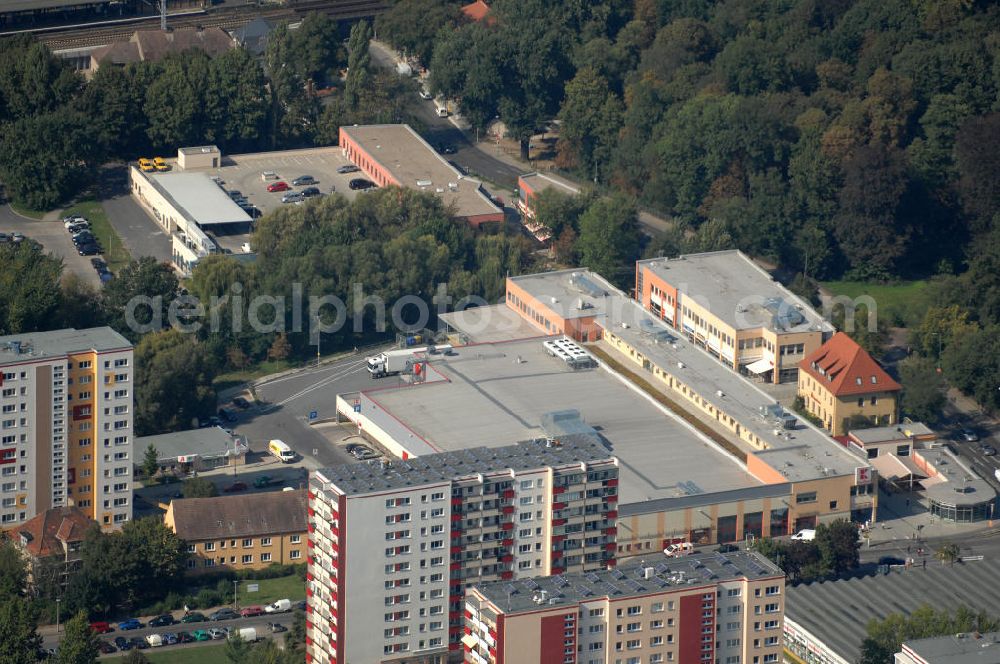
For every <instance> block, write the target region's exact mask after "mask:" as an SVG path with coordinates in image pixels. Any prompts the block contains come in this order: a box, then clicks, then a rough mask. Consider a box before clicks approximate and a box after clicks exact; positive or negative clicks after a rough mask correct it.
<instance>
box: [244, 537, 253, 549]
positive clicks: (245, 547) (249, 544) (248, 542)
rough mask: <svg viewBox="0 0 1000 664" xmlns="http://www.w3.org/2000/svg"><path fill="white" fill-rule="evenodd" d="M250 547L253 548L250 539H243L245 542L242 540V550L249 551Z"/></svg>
mask: <svg viewBox="0 0 1000 664" xmlns="http://www.w3.org/2000/svg"><path fill="white" fill-rule="evenodd" d="M252 546H253V540H252V539H245V540H243V548H244V549H249V548H250V547H252Z"/></svg>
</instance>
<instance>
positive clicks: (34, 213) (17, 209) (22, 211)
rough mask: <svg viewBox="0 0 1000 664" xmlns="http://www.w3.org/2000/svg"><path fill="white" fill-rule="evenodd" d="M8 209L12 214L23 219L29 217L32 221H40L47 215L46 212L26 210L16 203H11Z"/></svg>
mask: <svg viewBox="0 0 1000 664" xmlns="http://www.w3.org/2000/svg"><path fill="white" fill-rule="evenodd" d="M10 207H11V209H12V210H14V212H16V213H18V214H19V215H22V216H25V217H31V218H32V219H41V218H42V217H44V216H45V215H46V214H48V213H49V211H48V210H32V209H31V208H26V207H23V206H20V205H18V204H17V203H14V202H11V204H10Z"/></svg>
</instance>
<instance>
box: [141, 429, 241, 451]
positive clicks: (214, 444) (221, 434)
mask: <svg viewBox="0 0 1000 664" xmlns="http://www.w3.org/2000/svg"><path fill="white" fill-rule="evenodd" d="M150 445H152V446H154V447H155V448H156V452H157V454H156V456H157V457H158V458H159V459H176V458H177V457H179V456H188V455H197V456H200V457H222V456H227V455H230V454H236V453H245V452H246V445H244V444H242V443H236V442H234V440H233V437H232V436H231V435H230V434H228V433H226V432H225V431H224V430H223V429H222V428H220V427H205V428H203V429H190V430H188V431H175V432H174V433H163V434H159V435H156V436H144V437H142V438H136V439H135V449H137V450H140V452H145V451H146V448H147V447H149V446H150Z"/></svg>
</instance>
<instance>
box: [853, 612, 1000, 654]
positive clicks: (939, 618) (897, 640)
mask: <svg viewBox="0 0 1000 664" xmlns="http://www.w3.org/2000/svg"><path fill="white" fill-rule="evenodd" d="M998 626H1000V621H998V620H997V619H996V618H995V617H993V616H990V615H988V614H986V613H985V612H983V611H979V612H975V611H972V610H971V609H969V608H967V607H964V606H963V607H959V608H958V609H956V610H955V612H954V614H952V613H951V612H950V611H948V610H947V609H944V610H941V611H935V610H934V609H933V608H931V607H930V606H928V605H926V604H925V605H924V606H921V607H919V608H917V609H916V610H915V611H913V612H912V613H910V614H909V615H905V614H902V613H891V614H889V615H887V616H885V617H884V618H883V619H881V620H877V619H874V620H871V621H870V622H869V623H868V627H867V636H866V637H865V640H864V641H863V642H862V644H861V657H860V659H859V660H858V662H859V664H886V663H887V662H891V661H892V659H893V655H894V654H895V653H897V652H899V651H900V649H901V648H902V644H903V641H910V640H913V639H926V638H930V637H932V636H944V635H947V634H956V633H959V632H972V631H977V632H984V633H985V632H992V631H994V630H996V629H997V627H998Z"/></svg>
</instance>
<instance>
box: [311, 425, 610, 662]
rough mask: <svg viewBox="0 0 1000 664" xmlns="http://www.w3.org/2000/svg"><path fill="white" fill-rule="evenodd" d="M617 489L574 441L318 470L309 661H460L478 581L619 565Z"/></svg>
mask: <svg viewBox="0 0 1000 664" xmlns="http://www.w3.org/2000/svg"><path fill="white" fill-rule="evenodd" d="M617 484H618V464H617V460H616V459H614V458H612V457H611V456H610V453H609V452H608V450H607V449H606V448H605V447H604V446H603V445H601V444H600V443H598V442H595V441H594V440H592V439H591V438H589V437H580V438H579V439H575V438H574V437H572V436H568V437H564V438H563V439H561V440H560V441H553V440H551V439H549V440H546V439H538V440H530V441H525V442H521V443H517V444H514V445H508V446H504V447H493V448H485V447H479V448H471V449H466V450H461V451H454V452H443V453H439V454H428V455H425V456H419V457H415V458H410V459H407V460H405V461H391V462H381V463H380V462H371V463H368V464H351V465H346V466H338V467H335V468H328V469H323V470H319V471H315V472H314V473H313V474H312V477H311V480H310V490H309V541H308V546H309V551H308V554H309V561H308V562H309V567H308V574H307V580H308V584H307V589H306V595H307V597H308V607H307V617H306V618H307V622H306V629H307V631H306V635H307V637H306V661H307V662H314V661H315V662H318V663H320V664H328V663H346V662H400V663H402V662H406V663H414V662H424V663H439V662H445V661H448V658H449V653H451V655H452V657H453V658H457V657H458V656H459V651H460V649H461V643H460V639H461V636H462V605H463V599H464V593H465V591H466V589H467V588H469V587H471V586H472V585H474V584H478V583H483V582H489V581H512V580H514V579H518V578H527V577H531V576H537V575H549V574H560V573H564V572H584V571H587V570H596V569H606V568H607V567H608V566H614V564H615V549H616V544H615V537H616V528H615V518H616V516H617V500H618V488H617Z"/></svg>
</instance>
